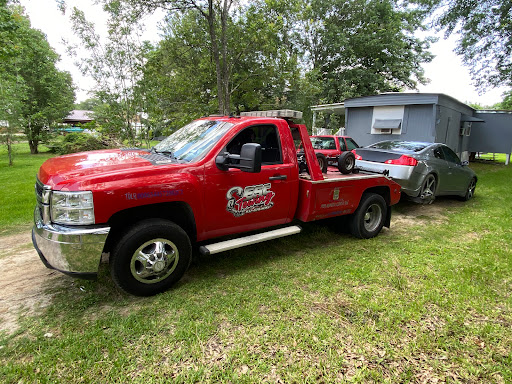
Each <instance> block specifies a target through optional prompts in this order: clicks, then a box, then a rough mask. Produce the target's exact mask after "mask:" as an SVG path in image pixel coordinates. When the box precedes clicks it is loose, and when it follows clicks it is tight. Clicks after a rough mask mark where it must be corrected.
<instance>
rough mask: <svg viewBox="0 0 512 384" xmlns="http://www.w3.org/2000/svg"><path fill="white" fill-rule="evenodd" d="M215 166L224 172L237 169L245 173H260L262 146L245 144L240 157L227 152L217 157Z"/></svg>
mask: <svg viewBox="0 0 512 384" xmlns="http://www.w3.org/2000/svg"><path fill="white" fill-rule="evenodd" d="M215 164H216V165H217V168H219V169H220V170H222V171H227V170H228V169H229V168H237V169H240V170H241V171H243V172H249V173H258V172H260V171H261V145H259V144H256V143H247V144H244V145H242V150H241V151H240V155H232V154H230V153H228V152H225V153H223V154H221V155H218V156H217V158H216V159H215Z"/></svg>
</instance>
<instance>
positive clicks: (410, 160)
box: [384, 155, 418, 167]
mask: <svg viewBox="0 0 512 384" xmlns="http://www.w3.org/2000/svg"><path fill="white" fill-rule="evenodd" d="M384 163H385V164H394V165H410V166H412V167H414V166H416V165H417V164H418V160H416V159H415V158H414V157H410V156H406V155H402V156H400V157H399V158H398V159H389V160H386V161H385V162H384Z"/></svg>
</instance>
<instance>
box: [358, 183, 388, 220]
mask: <svg viewBox="0 0 512 384" xmlns="http://www.w3.org/2000/svg"><path fill="white" fill-rule="evenodd" d="M366 193H376V194H377V195H381V196H382V197H383V198H384V201H385V202H386V205H387V206H388V209H387V213H386V218H385V219H384V226H385V227H386V228H389V226H390V225H391V208H390V207H389V205H390V204H391V193H390V191H389V188H388V187H384V186H380V187H372V188H368V189H366V190H365V191H364V193H363V195H364V194H366Z"/></svg>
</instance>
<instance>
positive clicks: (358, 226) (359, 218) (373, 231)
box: [350, 193, 388, 239]
mask: <svg viewBox="0 0 512 384" xmlns="http://www.w3.org/2000/svg"><path fill="white" fill-rule="evenodd" d="M387 209H388V207H387V205H386V201H385V200H384V198H383V197H382V196H381V195H378V194H376V193H366V194H364V195H363V197H362V198H361V202H360V203H359V207H357V209H356V211H355V212H354V214H353V215H352V219H351V222H350V231H351V232H352V234H353V235H354V236H356V237H359V238H361V239H370V238H372V237H375V236H377V235H378V234H379V232H380V230H381V229H382V227H383V225H384V221H385V220H386V215H387Z"/></svg>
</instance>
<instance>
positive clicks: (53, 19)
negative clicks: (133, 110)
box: [20, 0, 506, 105]
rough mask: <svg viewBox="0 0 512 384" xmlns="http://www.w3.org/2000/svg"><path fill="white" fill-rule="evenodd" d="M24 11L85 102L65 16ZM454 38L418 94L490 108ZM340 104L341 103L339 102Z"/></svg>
mask: <svg viewBox="0 0 512 384" xmlns="http://www.w3.org/2000/svg"><path fill="white" fill-rule="evenodd" d="M20 2H21V5H23V6H24V7H25V9H26V12H27V14H28V16H29V18H30V21H31V23H32V27H33V28H37V29H40V30H41V31H43V32H44V33H45V34H46V35H47V37H48V41H49V43H50V45H51V46H52V47H53V48H54V49H55V50H56V51H57V53H58V54H60V56H61V62H60V63H59V65H58V66H59V68H60V69H63V70H66V71H69V72H70V73H71V75H72V76H73V81H74V83H75V85H77V87H78V90H77V101H83V100H85V99H87V98H88V94H87V90H88V89H89V88H90V87H91V86H92V83H91V81H90V80H89V79H87V78H84V77H83V76H82V75H81V74H80V72H79V71H78V69H77V68H76V66H75V65H74V59H72V58H70V57H68V56H67V54H66V49H65V45H64V44H63V43H62V39H63V38H66V39H68V40H72V39H73V37H74V36H73V30H72V26H71V23H70V22H69V15H63V14H62V13H61V12H60V11H59V10H58V9H57V5H56V2H55V0H20ZM67 3H68V6H69V7H71V6H73V5H75V4H76V5H77V6H78V7H79V8H80V9H82V10H83V11H84V12H85V14H86V17H87V18H88V20H94V22H95V23H96V24H97V30H98V31H101V27H102V26H104V23H105V20H106V18H105V15H104V14H103V12H102V10H101V7H98V6H94V5H92V3H93V1H84V0H82V1H79V0H74V1H73V0H68V1H67ZM160 19H161V16H160V17H159V18H158V17H154V18H152V19H148V20H145V24H146V32H145V35H144V38H145V39H146V40H150V41H153V42H155V41H158V39H159V34H158V21H159V20H160ZM454 47H455V38H450V39H449V40H444V39H442V38H441V39H440V40H439V41H438V42H437V43H436V44H434V45H433V47H432V53H434V54H435V55H436V58H435V59H434V60H433V61H432V63H429V64H425V65H424V68H425V74H426V77H427V78H429V79H430V80H431V81H430V83H429V84H428V85H426V86H419V91H420V92H429V93H444V94H446V95H449V96H452V97H454V98H456V99H457V100H459V101H462V102H465V103H479V104H482V105H492V104H495V103H497V102H499V101H501V100H502V94H503V92H504V91H506V88H498V89H490V90H488V91H487V92H486V93H483V94H479V93H478V91H477V89H476V88H475V87H474V86H473V85H472V80H471V77H470V76H469V71H468V70H467V68H466V67H464V66H463V65H462V62H461V59H460V58H459V57H458V56H457V55H455V53H453V49H454ZM340 101H342V100H340Z"/></svg>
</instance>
